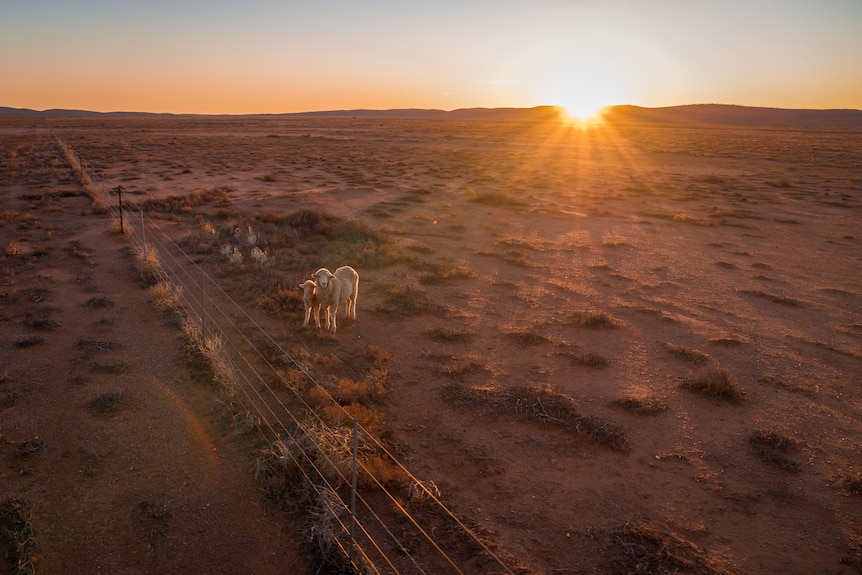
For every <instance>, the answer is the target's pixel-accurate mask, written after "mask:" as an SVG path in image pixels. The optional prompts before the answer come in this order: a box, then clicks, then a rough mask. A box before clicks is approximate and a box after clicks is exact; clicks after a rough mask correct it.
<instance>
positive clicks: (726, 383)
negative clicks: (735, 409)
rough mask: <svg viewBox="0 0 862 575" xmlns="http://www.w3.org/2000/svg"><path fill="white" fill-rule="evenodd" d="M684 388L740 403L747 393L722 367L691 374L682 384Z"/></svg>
mask: <svg viewBox="0 0 862 575" xmlns="http://www.w3.org/2000/svg"><path fill="white" fill-rule="evenodd" d="M682 386H683V387H684V388H686V389H689V390H691V391H695V392H699V393H702V394H703V395H709V396H712V397H717V398H719V399H726V400H728V401H731V402H734V403H739V402H741V401H742V398H743V397H744V396H745V392H744V391H743V389H742V388H741V387H740V386H739V382H737V381H736V378H735V377H733V376H732V375H731V374H730V373H729V372H728V371H727V370H726V369H722V368H720V367H707V368H704V369H702V370H700V371H698V372H697V373H694V374H691V375H689V376H688V377H686V378H685V380H684V381H683V382H682Z"/></svg>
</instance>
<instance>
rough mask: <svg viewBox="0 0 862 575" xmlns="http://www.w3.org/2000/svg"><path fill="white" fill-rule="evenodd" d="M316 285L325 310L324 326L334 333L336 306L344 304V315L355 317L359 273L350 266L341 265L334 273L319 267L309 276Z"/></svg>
mask: <svg viewBox="0 0 862 575" xmlns="http://www.w3.org/2000/svg"><path fill="white" fill-rule="evenodd" d="M311 278H312V280H314V283H315V284H316V285H317V297H319V298H320V300H321V303H322V306H323V308H324V309H325V310H326V328H327V329H329V330H330V331H332V333H335V329H336V325H335V316H336V314H337V313H338V306H340V305H341V304H342V303H344V305H345V310H344V311H345V317H349V318H351V319H356V299H357V298H358V297H359V274H358V273H356V270H355V269H353V268H352V267H350V266H341V267H340V268H338V269H337V270H335V273H332V272H330V271H329V270H328V269H326V268H320V269H319V270H317V271H316V272H314V275H312V276H311Z"/></svg>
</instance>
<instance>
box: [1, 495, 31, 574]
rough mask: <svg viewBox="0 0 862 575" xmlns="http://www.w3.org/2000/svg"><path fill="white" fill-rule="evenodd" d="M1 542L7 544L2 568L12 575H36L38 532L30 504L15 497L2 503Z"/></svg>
mask: <svg viewBox="0 0 862 575" xmlns="http://www.w3.org/2000/svg"><path fill="white" fill-rule="evenodd" d="M0 542H2V543H5V545H4V553H3V556H2V559H0V566H2V567H3V572H4V573H9V574H10V575H33V574H34V573H36V565H35V559H36V551H37V547H38V546H37V544H36V530H35V529H34V528H33V523H32V519H31V506H30V503H29V502H27V501H25V500H23V499H17V498H13V497H8V498H6V499H4V500H3V501H2V502H0Z"/></svg>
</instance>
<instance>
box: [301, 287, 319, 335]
mask: <svg viewBox="0 0 862 575" xmlns="http://www.w3.org/2000/svg"><path fill="white" fill-rule="evenodd" d="M299 289H301V290H302V303H304V304H305V321H303V322H302V327H308V320H310V319H311V313H312V312H314V323H316V324H317V327H320V307H321V305H322V303H323V302H321V301H320V298H319V297H318V295H317V285H316V284H315V283H314V282H313V281H312V280H305V281H304V282H303V283H301V284H299Z"/></svg>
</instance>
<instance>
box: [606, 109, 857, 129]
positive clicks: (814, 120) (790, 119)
mask: <svg viewBox="0 0 862 575" xmlns="http://www.w3.org/2000/svg"><path fill="white" fill-rule="evenodd" d="M604 119H605V121H607V122H612V123H650V124H709V125H737V126H738V125H745V126H776V127H778V126H780V127H800V128H803V127H862V110H791V109H786V108H756V107H751V106H730V105H725V104H692V105H689V106H670V107H667V108H641V107H638V106H612V107H610V108H606V109H605V115H604Z"/></svg>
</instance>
